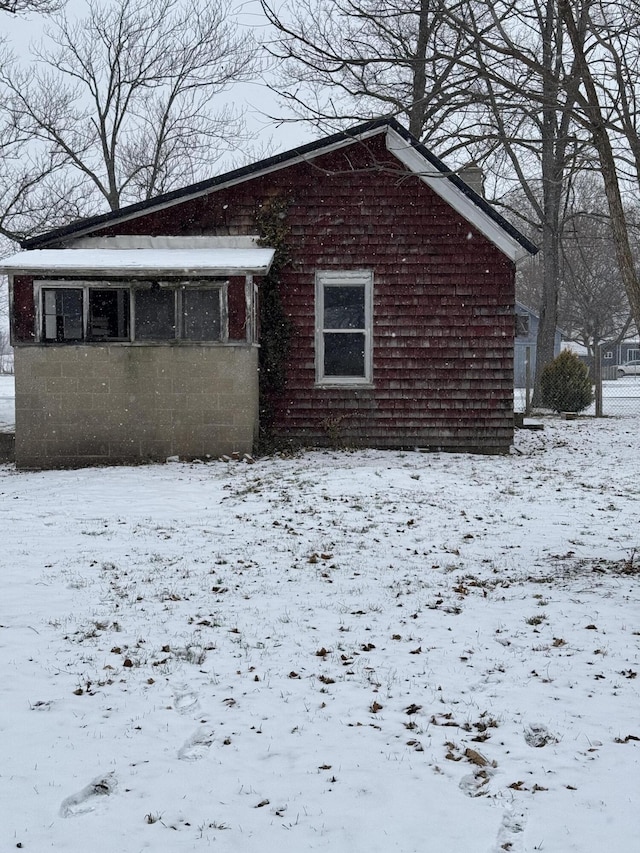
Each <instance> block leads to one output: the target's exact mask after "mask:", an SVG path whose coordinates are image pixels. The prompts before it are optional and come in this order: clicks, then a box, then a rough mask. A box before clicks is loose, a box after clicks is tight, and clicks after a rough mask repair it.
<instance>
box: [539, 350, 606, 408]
mask: <svg viewBox="0 0 640 853" xmlns="http://www.w3.org/2000/svg"><path fill="white" fill-rule="evenodd" d="M540 381H541V392H542V405H543V406H549V408H551V409H553V410H554V412H581V411H582V410H583V409H586V408H587V406H589V405H590V404H591V403H592V402H593V392H592V390H591V380H590V379H589V371H588V369H587V367H586V365H584V364H583V363H582V362H581V361H580V359H579V358H578V356H577V355H576V354H575V353H572V352H569V351H568V350H564V351H563V352H561V353H560V355H559V356H558V357H557V358H554V360H553V361H551V362H550V363H549V364H547V365H546V367H545V368H544V370H543V371H542V377H541V380H540Z"/></svg>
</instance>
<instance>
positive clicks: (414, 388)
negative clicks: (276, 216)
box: [102, 137, 514, 451]
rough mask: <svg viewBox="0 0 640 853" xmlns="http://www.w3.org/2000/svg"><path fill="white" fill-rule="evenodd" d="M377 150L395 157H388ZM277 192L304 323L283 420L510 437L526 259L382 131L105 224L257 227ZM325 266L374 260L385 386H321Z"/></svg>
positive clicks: (151, 228)
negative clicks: (418, 172) (517, 314)
mask: <svg viewBox="0 0 640 853" xmlns="http://www.w3.org/2000/svg"><path fill="white" fill-rule="evenodd" d="M376 164H378V165H379V164H386V165H387V166H388V167H390V168H387V169H385V170H376V168H375V166H376ZM325 170H326V171H329V172H330V171H331V170H336V171H338V172H339V174H336V175H331V174H327V173H326V171H325ZM394 170H395V171H394ZM274 196H281V197H284V198H286V199H288V200H289V202H290V204H289V208H288V212H287V219H286V223H287V225H288V227H289V241H290V244H291V248H292V254H293V258H294V260H293V263H292V265H291V266H290V267H289V268H288V269H287V270H285V272H284V273H283V275H282V279H281V288H282V300H283V304H284V308H285V311H286V313H287V314H288V315H289V317H290V318H291V320H292V322H293V335H292V339H291V353H290V358H289V364H288V372H287V382H286V386H285V388H284V390H283V391H282V393H281V395H280V396H279V398H278V400H277V405H276V412H275V426H276V430H277V432H278V434H279V435H280V436H281V437H282V438H283V439H290V440H291V441H294V442H302V443H307V444H313V443H326V442H327V440H328V430H327V425H328V423H329V422H331V421H332V419H333V422H334V424H335V419H336V418H341V420H340V421H339V423H338V426H337V429H338V433H339V435H340V437H341V438H342V440H344V441H345V442H346V443H349V444H355V445H377V446H381V447H386V446H389V447H391V446H415V445H418V446H428V447H442V448H446V449H461V450H469V449H471V450H485V451H504V450H506V449H507V448H508V445H509V443H510V441H511V437H512V405H513V400H512V396H513V390H512V376H513V318H512V316H511V314H512V310H513V303H514V267H513V265H512V263H511V262H510V261H509V260H508V259H507V258H505V256H504V255H503V254H502V253H501V252H500V251H499V250H498V249H497V248H496V247H495V246H493V245H492V244H491V243H490V242H489V241H488V240H487V239H486V238H484V237H483V236H482V235H480V234H479V233H478V232H477V231H476V230H475V229H474V228H473V227H472V226H471V225H469V223H468V222H466V221H465V220H463V219H462V217H460V216H459V215H458V214H457V213H455V211H453V210H452V209H451V208H450V207H449V206H448V205H447V204H446V203H445V202H444V201H443V200H442V199H441V198H440V197H439V196H438V195H436V194H435V193H434V192H433V191H431V190H430V189H429V188H428V187H427V186H426V185H425V184H424V183H423V182H421V181H420V180H419V179H418V178H416V177H415V176H409V175H407V174H406V173H405V172H403V171H402V169H401V168H399V167H398V164H397V162H396V161H395V160H393V159H392V158H390V156H389V154H388V152H387V151H386V148H385V146H384V140H383V139H382V138H379V137H377V138H374V139H373V140H370V141H369V142H367V143H366V144H365V145H357V146H351V147H350V148H349V149H348V150H347V151H346V152H341V151H336V152H333V153H330V154H327V155H324V156H323V157H319V158H317V159H316V160H314V161H313V163H300V164H297V165H293V166H290V167H288V168H285V169H282V170H280V171H276V172H274V173H272V174H269V175H265V176H263V177H258V178H254V179H252V180H248V181H246V182H245V183H242V184H239V185H237V186H235V187H230V188H228V189H224V190H219V191H217V192H215V193H213V194H211V195H209V196H206V197H201V198H199V199H194V200H192V201H188V202H184V203H183V204H180V205H175V206H174V207H170V208H167V209H165V210H162V211H158V212H156V213H152V214H149V215H147V216H144V217H139V218H137V219H132V220H130V221H129V222H125V223H123V224H119V225H118V226H114V227H113V228H111V229H109V230H107V231H103V232H102V233H104V234H108V233H112V234H125V233H129V234H136V233H137V234H152V235H161V234H174V235H181V234H182V235H197V234H216V233H217V234H243V233H244V234H251V233H256V213H257V211H258V210H259V208H260V205H261V204H262V203H263V202H264V201H265V200H267V199H269V198H271V197H274ZM318 269H368V270H372V271H373V276H374V340H373V347H374V349H373V363H374V372H373V386H374V387H373V388H348V389H346V388H318V387H316V386H315V360H314V359H315V355H314V326H315V308H314V298H315V273H316V270H318ZM234 304H235V303H234ZM231 314H232V311H231V302H230V316H231ZM234 322H235V321H234ZM230 331H231V329H230ZM233 333H234V335H236V334H238V333H239V328H237V327H235V326H234V332H233Z"/></svg>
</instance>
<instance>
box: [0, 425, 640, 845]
mask: <svg viewBox="0 0 640 853" xmlns="http://www.w3.org/2000/svg"><path fill="white" fill-rule="evenodd" d="M639 427H640V421H638V419H632V418H629V419H615V420H614V419H609V420H602V421H594V420H590V419H586V420H577V421H572V422H564V421H561V420H559V419H555V418H549V419H545V429H544V431H543V432H528V431H521V432H518V433H517V436H516V442H517V450H518V452H517V453H515V454H514V455H512V456H509V457H499V458H492V457H480V456H462V455H445V454H434V455H421V454H418V453H391V452H374V451H368V452H357V453H349V452H310V453H306V454H304V455H301V456H299V457H297V458H291V459H264V460H259V461H257V462H256V464H254V465H248V464H245V463H227V464H225V463H222V462H215V463H211V464H206V465H204V464H200V465H197V464H181V463H178V464H168V465H165V466H160V465H157V466H147V467H138V468H114V469H87V470H81V471H65V472H41V473H17V472H16V471H15V469H14V468H13V467H12V466H10V465H5V466H0V512H1V516H0V517H1V518H2V551H1V552H0V561H1V563H2V577H3V590H4V594H3V596H2V598H1V599H0V675H1V678H0V742H1V743H2V760H1V761H0V849H1V850H3V851H8V850H12V849H15V848H23V849H25V850H27V851H29V850H30V851H34V852H35V851H37V853H43V851H47V850H51V851H56V853H62V851H64V853H86V850H87V849H90V850H91V851H92V853H113V851H118V853H139V851H144V850H152V851H171V853H183V851H194V850H195V851H200V850H208V849H213V850H219V851H238V852H239V851H242V853H258V851H259V853H272V851H278V853H282V851H296V853H297V851H312V850H313V851H331V853H378V851H379V853H389V851H401V853H413V851H415V853H418V852H419V853H502V851H514V852H515V853H530V852H531V851H544V853H572V851H575V853H592V851H593V853H596V851H597V853H601V851H613V850H615V851H616V853H632V851H633V853H635V851H636V850H637V849H638V838H639V837H640V810H639V809H638V791H640V762H639V758H640V701H639V700H640V696H639V693H640V691H639V685H640V678H638V673H639V672H640V607H639V605H640V555H639V554H638V553H637V552H636V549H638V546H639V540H640V532H639V525H638V521H639V518H640V485H639V484H640V454H639V453H638V448H639V442H638V430H639Z"/></svg>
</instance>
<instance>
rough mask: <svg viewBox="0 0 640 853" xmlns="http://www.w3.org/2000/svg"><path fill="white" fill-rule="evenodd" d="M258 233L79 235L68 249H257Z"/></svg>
mask: <svg viewBox="0 0 640 853" xmlns="http://www.w3.org/2000/svg"><path fill="white" fill-rule="evenodd" d="M259 239H260V237H259V236H258V235H257V234H256V235H251V236H247V235H235V236H232V235H229V234H226V235H211V236H208V237H173V236H169V235H164V234H163V235H160V236H157V237H152V236H150V235H145V234H118V235H117V236H115V237H79V238H78V239H77V240H74V241H73V243H69V244H68V246H67V248H68V249H257V248H259V246H258V241H259Z"/></svg>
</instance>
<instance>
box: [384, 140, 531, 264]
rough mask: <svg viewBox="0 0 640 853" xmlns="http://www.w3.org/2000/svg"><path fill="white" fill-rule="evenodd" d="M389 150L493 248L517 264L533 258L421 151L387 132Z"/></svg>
mask: <svg viewBox="0 0 640 853" xmlns="http://www.w3.org/2000/svg"><path fill="white" fill-rule="evenodd" d="M387 149H388V150H389V151H390V152H391V153H392V154H393V155H394V156H395V157H397V158H398V160H400V162H401V163H402V164H403V165H404V166H406V168H407V169H408V170H409V171H410V172H412V173H413V174H415V175H417V176H418V177H419V178H420V180H422V181H424V183H425V184H427V186H429V187H430V188H431V189H432V190H433V191H434V192H435V193H437V194H438V195H439V196H440V198H441V199H442V200H443V201H445V202H447V204H448V205H450V207H452V208H453V209H454V210H455V211H457V212H458V213H459V214H460V215H461V216H462V217H464V218H465V219H466V220H467V222H469V224H470V225H473V227H474V228H477V230H478V231H479V232H480V233H481V234H484V236H485V237H486V238H487V240H490V241H491V242H492V243H493V244H494V246H496V247H497V248H498V249H500V251H501V252H502V253H503V254H504V255H506V256H507V257H508V258H509V259H510V260H511V261H513V262H514V263H516V264H517V263H518V262H519V261H521V260H523V259H524V258H528V257H530V255H529V252H528V251H527V250H526V249H525V248H524V246H522V245H521V244H520V243H519V242H518V241H517V240H515V239H514V238H513V237H512V236H511V235H510V234H508V233H507V232H506V231H505V230H504V229H503V228H501V227H500V225H499V224H498V223H497V222H495V220H493V219H492V218H491V217H490V216H488V215H487V214H486V213H485V212H484V210H482V209H481V208H479V207H478V206H477V205H476V204H474V203H473V202H472V201H471V199H470V198H468V196H466V195H465V194H464V193H463V192H462V191H461V190H460V189H459V188H458V187H457V186H456V185H455V184H454V183H452V181H450V180H449V176H448V175H447V173H443V172H441V171H440V170H439V169H437V168H436V167H435V166H434V165H433V164H432V163H430V162H429V161H428V160H426V159H425V158H424V157H423V156H422V155H421V154H420V152H419V151H416V149H415V148H414V147H413V145H411V143H410V142H407V140H406V139H403V138H402V137H401V136H400V135H399V134H398V133H396V132H395V131H394V130H392V129H391V128H389V129H388V130H387Z"/></svg>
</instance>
